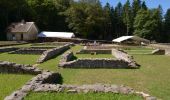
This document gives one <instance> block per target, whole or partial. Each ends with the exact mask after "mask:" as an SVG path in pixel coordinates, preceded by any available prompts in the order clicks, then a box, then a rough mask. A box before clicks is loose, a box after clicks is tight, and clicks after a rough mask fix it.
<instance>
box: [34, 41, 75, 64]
mask: <svg viewBox="0 0 170 100" xmlns="http://www.w3.org/2000/svg"><path fill="white" fill-rule="evenodd" d="M71 45H72V44H71V43H70V44H66V45H64V46H60V47H57V48H54V49H50V50H47V51H45V52H43V54H42V55H41V57H40V58H39V59H38V61H37V62H38V63H42V62H44V61H47V60H49V59H51V58H53V57H55V56H56V55H58V54H60V53H62V52H64V51H66V50H68V49H69V48H70V46H71Z"/></svg>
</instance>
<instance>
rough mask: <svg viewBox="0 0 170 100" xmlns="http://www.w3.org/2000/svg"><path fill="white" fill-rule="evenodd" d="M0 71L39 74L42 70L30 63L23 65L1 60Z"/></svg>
mask: <svg viewBox="0 0 170 100" xmlns="http://www.w3.org/2000/svg"><path fill="white" fill-rule="evenodd" d="M0 73H21V74H32V75H37V74H40V73H42V70H40V69H38V68H36V67H32V66H30V65H21V64H16V63H11V62H7V61H0Z"/></svg>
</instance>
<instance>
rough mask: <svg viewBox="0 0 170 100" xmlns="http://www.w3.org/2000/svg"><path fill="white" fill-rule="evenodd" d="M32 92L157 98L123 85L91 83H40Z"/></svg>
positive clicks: (155, 99) (147, 99) (151, 99)
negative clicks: (108, 94) (107, 94)
mask: <svg viewBox="0 0 170 100" xmlns="http://www.w3.org/2000/svg"><path fill="white" fill-rule="evenodd" d="M34 92H61V93H63V92H66V93H113V94H125V95H128V94H134V95H137V96H141V97H143V99H144V100H157V98H156V97H153V96H150V95H149V94H146V93H144V92H138V91H135V90H134V89H132V88H130V87H127V86H124V85H110V84H93V85H81V86H78V85H60V84H57V85H54V84H42V85H40V86H38V87H37V88H35V89H34Z"/></svg>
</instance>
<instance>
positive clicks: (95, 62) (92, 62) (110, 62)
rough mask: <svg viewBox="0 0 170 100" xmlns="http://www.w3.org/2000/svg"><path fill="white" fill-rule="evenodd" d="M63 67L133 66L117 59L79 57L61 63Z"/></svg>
mask: <svg viewBox="0 0 170 100" xmlns="http://www.w3.org/2000/svg"><path fill="white" fill-rule="evenodd" d="M59 66H60V67H63V68H131V66H128V63H127V62H125V61H122V60H115V59H105V58H103V59H97V58H96V59H78V60H74V61H69V62H63V63H60V64H59Z"/></svg>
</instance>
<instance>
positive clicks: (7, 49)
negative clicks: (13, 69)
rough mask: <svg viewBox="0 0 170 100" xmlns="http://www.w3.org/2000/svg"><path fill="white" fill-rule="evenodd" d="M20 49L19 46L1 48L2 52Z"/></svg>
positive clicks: (0, 51)
mask: <svg viewBox="0 0 170 100" xmlns="http://www.w3.org/2000/svg"><path fill="white" fill-rule="evenodd" d="M18 49H19V48H14V47H6V48H0V53H4V52H10V51H15V50H18Z"/></svg>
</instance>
